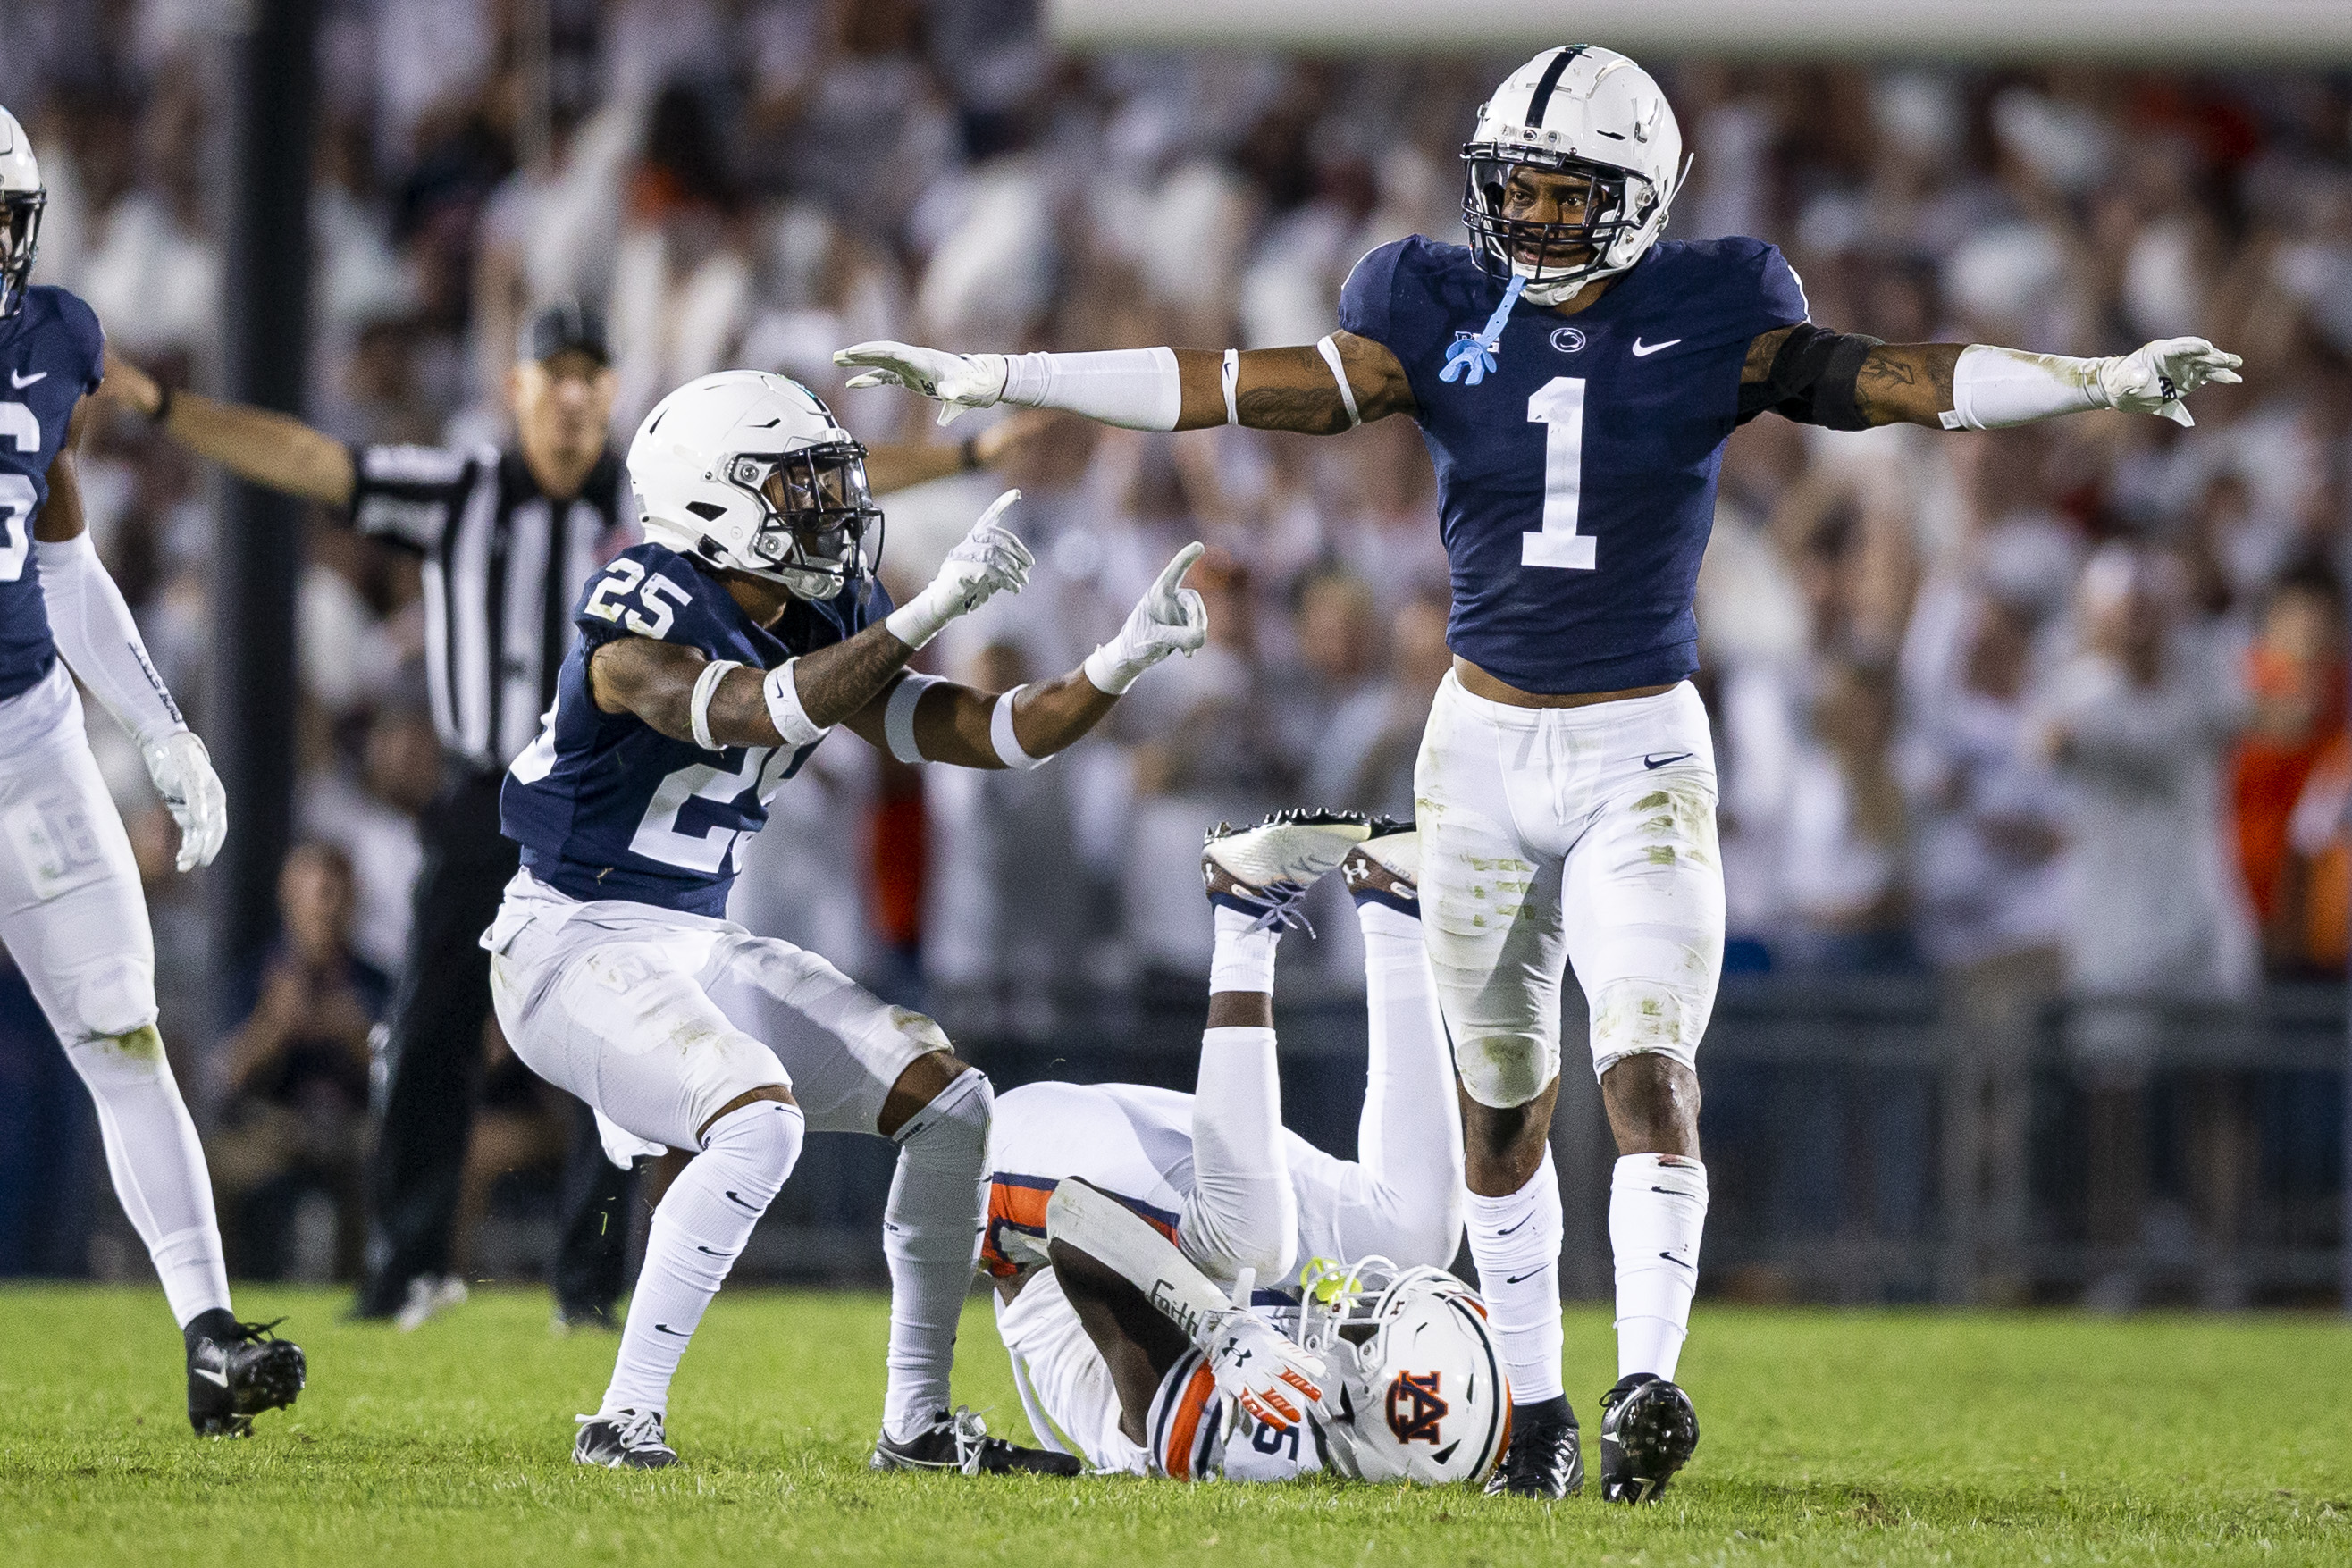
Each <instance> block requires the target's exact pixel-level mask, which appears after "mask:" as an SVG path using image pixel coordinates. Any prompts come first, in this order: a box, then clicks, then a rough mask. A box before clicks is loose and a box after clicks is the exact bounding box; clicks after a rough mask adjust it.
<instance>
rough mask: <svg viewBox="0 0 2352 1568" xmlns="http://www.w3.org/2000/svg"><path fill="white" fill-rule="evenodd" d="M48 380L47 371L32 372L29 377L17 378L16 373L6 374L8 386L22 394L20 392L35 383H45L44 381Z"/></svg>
mask: <svg viewBox="0 0 2352 1568" xmlns="http://www.w3.org/2000/svg"><path fill="white" fill-rule="evenodd" d="M48 379H49V372H48V371H34V372H33V373H32V374H31V375H29V376H19V375H17V374H16V371H9V372H8V384H9V385H10V386H12V387H15V388H16V390H17V391H19V392H22V391H24V390H25V388H26V387H28V386H31V385H32V384H33V383H34V382H45V381H47V380H48Z"/></svg>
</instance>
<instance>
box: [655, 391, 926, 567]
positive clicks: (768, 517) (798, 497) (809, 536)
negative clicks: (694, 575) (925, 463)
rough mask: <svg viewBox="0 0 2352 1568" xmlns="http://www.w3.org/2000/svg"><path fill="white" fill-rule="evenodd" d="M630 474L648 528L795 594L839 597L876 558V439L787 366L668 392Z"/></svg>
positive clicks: (659, 538) (679, 547)
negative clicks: (872, 474)
mask: <svg viewBox="0 0 2352 1568" xmlns="http://www.w3.org/2000/svg"><path fill="white" fill-rule="evenodd" d="M629 485H630V487H631V488H633V489H634V490H635V491H636V493H637V507H638V510H639V512H640V513H642V514H643V519H644V526H645V530H646V538H649V539H651V540H653V541H654V542H656V544H663V545H667V546H668V547H669V548H670V549H674V550H676V551H677V552H678V553H679V554H680V555H690V556H693V557H694V558H695V559H698V560H700V561H702V562H704V563H705V564H707V565H709V566H713V567H718V568H719V569H721V570H728V571H748V572H750V573H751V574H752V575H753V576H755V577H764V578H766V579H768V580H770V581H772V582H781V583H782V584H783V585H784V587H785V588H787V589H789V590H791V591H792V592H793V596H794V597H796V598H800V599H806V600H811V601H825V600H830V599H833V598H835V597H836V596H838V595H839V594H840V593H841V591H842V590H844V589H845V588H847V587H849V586H850V585H851V584H853V583H856V582H858V581H860V580H863V579H864V578H865V577H866V574H867V573H868V572H869V571H871V570H873V567H874V565H875V564H876V563H873V562H869V561H868V560H867V559H866V550H865V539H866V527H867V525H868V524H873V523H879V522H880V521H881V518H882V513H881V511H880V509H879V508H877V507H876V506H875V505H874V501H873V497H870V496H869V495H868V494H867V493H866V448H865V447H864V446H862V445H860V444H858V443H857V441H856V438H854V437H853V436H852V435H851V434H849V432H847V431H845V430H844V429H842V428H841V426H840V425H838V424H836V423H834V418H833V411H832V410H831V409H829V408H827V407H825V405H824V400H823V399H822V398H819V397H818V396H817V395H816V394H815V393H814V392H811V391H809V390H808V388H806V387H804V386H803V385H801V384H800V382H796V381H793V380H791V379H790V378H788V377H785V376H776V375H770V374H768V373H767V372H765V371H719V372H718V373H716V374H714V375H708V376H704V377H701V378H700V379H699V380H697V381H691V382H687V383H686V385H684V386H682V387H680V388H678V389H677V391H676V392H672V393H670V394H669V395H668V396H667V397H666V398H664V399H662V400H661V402H657V403H656V404H655V405H654V407H653V412H652V413H648V414H646V419H645V423H643V424H641V425H639V426H638V427H637V434H636V439H635V440H634V441H632V442H630V443H629ZM875 553H876V554H877V557H878V556H879V554H880V548H879V540H878V538H877V548H876V552H875Z"/></svg>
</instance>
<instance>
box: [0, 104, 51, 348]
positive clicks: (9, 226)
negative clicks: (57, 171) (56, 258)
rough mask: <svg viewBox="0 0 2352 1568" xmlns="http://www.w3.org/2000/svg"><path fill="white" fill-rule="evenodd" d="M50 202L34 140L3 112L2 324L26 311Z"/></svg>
mask: <svg viewBox="0 0 2352 1568" xmlns="http://www.w3.org/2000/svg"><path fill="white" fill-rule="evenodd" d="M48 200H49V193H48V192H47V189H46V188H44V187H43V185H42V184H41V166H40V164H39V163H38V162H36V161H35V160H34V158H33V142H32V139H31V138H30V137H28V136H26V134H25V128H24V127H23V126H21V125H19V124H17V123H16V116H15V115H13V114H11V113H9V112H8V111H7V110H5V109H0V321H5V320H6V319H8V318H9V317H11V316H14V315H15V314H16V312H17V311H19V310H21V309H23V308H24V306H25V287H26V282H27V281H28V280H29V279H30V278H31V277H32V272H33V254H34V252H36V251H37V250H38V249H40V245H41V209H42V207H44V206H46V205H47V204H48Z"/></svg>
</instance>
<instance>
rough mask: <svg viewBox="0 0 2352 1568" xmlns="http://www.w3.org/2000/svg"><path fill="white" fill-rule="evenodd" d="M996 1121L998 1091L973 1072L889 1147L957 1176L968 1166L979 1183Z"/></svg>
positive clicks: (938, 1097)
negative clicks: (991, 1130) (990, 1127)
mask: <svg viewBox="0 0 2352 1568" xmlns="http://www.w3.org/2000/svg"><path fill="white" fill-rule="evenodd" d="M926 1021H928V1020H926ZM995 1116H996V1087H995V1085H994V1084H992V1083H991V1082H989V1081H988V1074H987V1073H985V1072H982V1071H981V1070H980V1069H979V1068H977V1067H975V1068H972V1069H971V1070H969V1071H965V1072H964V1073H962V1074H961V1075H960V1076H958V1077H957V1078H956V1079H955V1081H954V1082H951V1083H950V1084H949V1085H948V1086H947V1087H946V1088H944V1089H942V1090H940V1092H938V1093H937V1094H935V1095H933V1096H932V1097H931V1103H929V1104H928V1105H926V1106H924V1107H923V1108H922V1109H921V1110H919V1111H918V1112H916V1113H914V1114H913V1115H911V1116H909V1117H908V1118H907V1124H906V1125H905V1126H903V1127H901V1128H899V1129H898V1134H897V1135H896V1137H894V1138H893V1139H892V1142H894V1143H896V1144H897V1145H898V1147H899V1149H900V1150H901V1151H902V1152H903V1153H904V1155H905V1157H906V1158H907V1160H908V1162H909V1163H910V1164H913V1165H916V1166H921V1167H922V1168H924V1169H927V1170H938V1171H956V1172H959V1173H960V1172H961V1171H962V1170H963V1169H964V1168H966V1167H967V1166H969V1167H970V1169H971V1174H972V1179H973V1180H974V1181H977V1180H979V1179H980V1176H981V1175H982V1168H983V1167H984V1166H986V1165H987V1163H988V1129H989V1125H990V1124H991V1123H992V1122H993V1121H994V1120H995Z"/></svg>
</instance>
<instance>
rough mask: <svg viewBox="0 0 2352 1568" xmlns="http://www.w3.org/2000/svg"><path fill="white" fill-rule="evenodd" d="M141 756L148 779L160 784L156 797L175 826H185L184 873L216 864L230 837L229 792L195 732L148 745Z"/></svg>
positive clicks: (182, 831) (182, 835) (182, 845)
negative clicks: (215, 858)
mask: <svg viewBox="0 0 2352 1568" xmlns="http://www.w3.org/2000/svg"><path fill="white" fill-rule="evenodd" d="M139 753H140V755H141V756H142V757H144V758H146V759H147V777H148V778H150V779H153V780H154V781H155V792H156V793H157V794H159V795H161V796H163V804H164V805H165V806H167V807H169V808H170V809H171V812H172V821H174V822H177V823H179V824H180V858H179V860H178V862H176V863H177V865H178V867H179V869H180V870H182V871H194V869H195V868H196V867H198V866H200V865H210V864H212V863H213V857H214V856H215V855H216V854H218V853H220V848H221V841H222V840H224V839H226V838H227V837H228V791H227V790H226V789H222V788H221V781H220V775H219V774H217V773H215V772H214V771H213V758H212V753H210V752H208V751H206V750H205V743H204V741H203V740H202V739H200V738H199V737H197V735H196V732H195V731H194V730H193V729H183V730H177V731H174V732H173V734H170V735H167V736H165V737H163V738H162V739H161V740H155V741H149V742H146V743H143V744H142V745H141V747H139Z"/></svg>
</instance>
